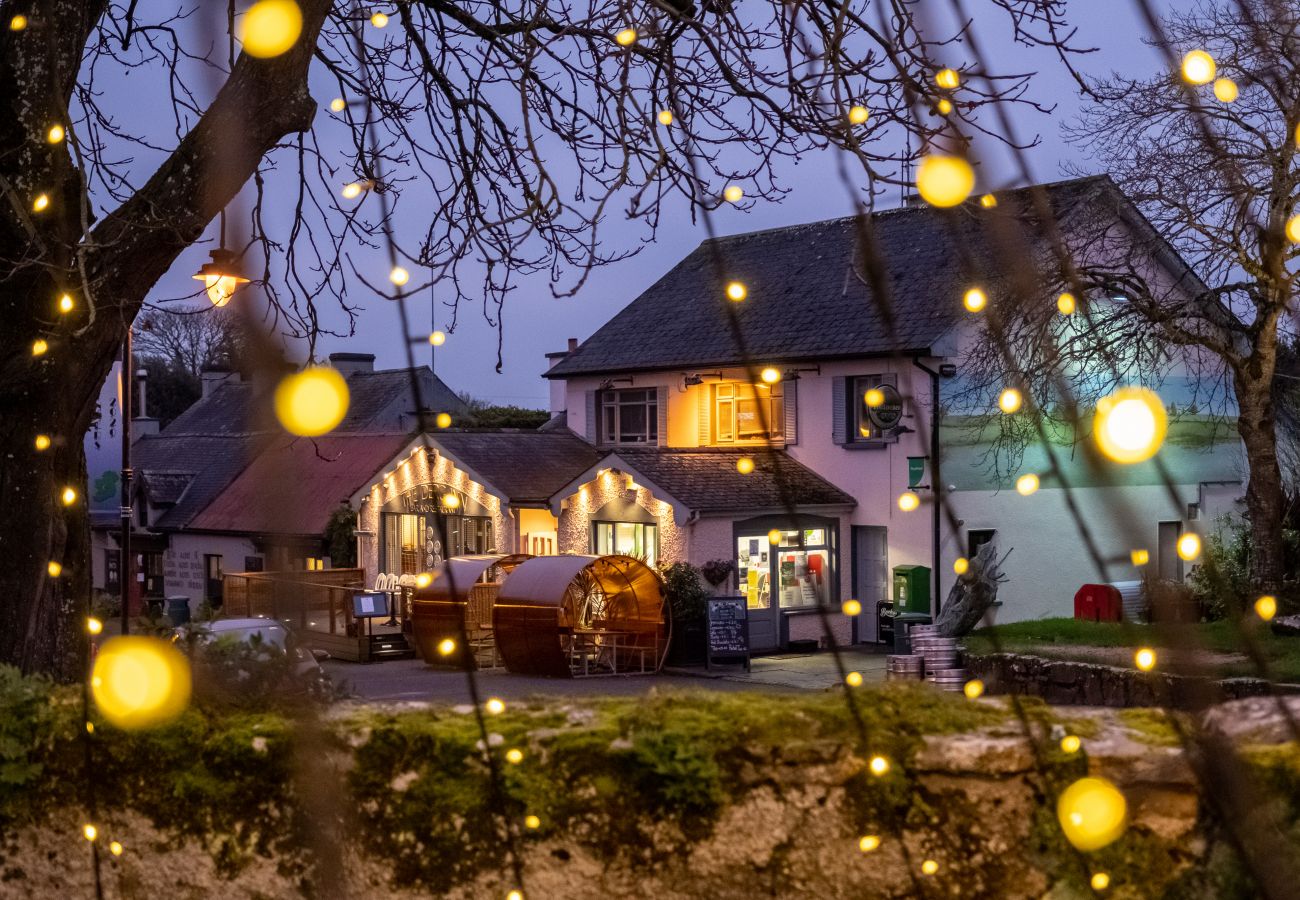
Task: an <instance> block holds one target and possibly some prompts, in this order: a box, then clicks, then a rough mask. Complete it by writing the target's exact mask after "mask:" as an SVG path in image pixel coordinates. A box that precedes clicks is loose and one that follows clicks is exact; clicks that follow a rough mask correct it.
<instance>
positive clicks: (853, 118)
mask: <svg viewBox="0 0 1300 900" xmlns="http://www.w3.org/2000/svg"><path fill="white" fill-rule="evenodd" d="M870 118H871V112H870V110H868V109H867V108H866V107H865V106H850V107H849V124H850V125H861V124H863V123H864V122H866V121H867V119H870Z"/></svg>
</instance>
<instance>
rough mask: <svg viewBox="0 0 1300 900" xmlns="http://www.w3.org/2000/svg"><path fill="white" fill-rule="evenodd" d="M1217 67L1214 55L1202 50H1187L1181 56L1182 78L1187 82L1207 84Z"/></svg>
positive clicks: (1212, 78)
mask: <svg viewBox="0 0 1300 900" xmlns="http://www.w3.org/2000/svg"><path fill="white" fill-rule="evenodd" d="M1217 68H1218V67H1217V66H1215V64H1214V57H1213V56H1211V55H1210V54H1208V53H1206V52H1205V51H1204V50H1189V51H1188V52H1187V54H1186V55H1184V56H1183V78H1184V79H1185V80H1186V81H1187V82H1188V83H1189V84H1209V83H1210V82H1211V81H1213V80H1214V73H1215V72H1216V71H1217Z"/></svg>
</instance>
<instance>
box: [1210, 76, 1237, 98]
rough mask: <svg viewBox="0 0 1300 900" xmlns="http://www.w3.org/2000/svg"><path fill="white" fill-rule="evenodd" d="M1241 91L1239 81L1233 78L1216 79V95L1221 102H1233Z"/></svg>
mask: <svg viewBox="0 0 1300 900" xmlns="http://www.w3.org/2000/svg"><path fill="white" fill-rule="evenodd" d="M1239 93H1241V92H1240V91H1239V90H1238V88H1237V82H1235V81H1233V80H1232V79H1231V78H1216V79H1215V81H1214V97H1215V99H1216V100H1218V101H1219V102H1220V103H1231V102H1232V101H1234V100H1236V99H1237V95H1238V94H1239Z"/></svg>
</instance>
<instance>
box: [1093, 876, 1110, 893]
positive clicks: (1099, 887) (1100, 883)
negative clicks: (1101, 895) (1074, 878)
mask: <svg viewBox="0 0 1300 900" xmlns="http://www.w3.org/2000/svg"><path fill="white" fill-rule="evenodd" d="M1088 883H1089V884H1090V885H1092V889H1093V890H1094V891H1104V890H1106V888H1108V887H1110V876H1109V875H1107V874H1106V873H1105V872H1096V873H1094V874H1093V876H1092V878H1091V879H1089V880H1088Z"/></svg>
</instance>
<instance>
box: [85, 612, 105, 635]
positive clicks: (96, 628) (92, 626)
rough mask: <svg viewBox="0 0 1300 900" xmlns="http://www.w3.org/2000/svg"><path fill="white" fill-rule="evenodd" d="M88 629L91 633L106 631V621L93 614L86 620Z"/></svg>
mask: <svg viewBox="0 0 1300 900" xmlns="http://www.w3.org/2000/svg"><path fill="white" fill-rule="evenodd" d="M86 631H88V632H90V633H91V634H101V633H102V632H103V631H104V623H103V622H101V621H99V619H96V618H95V617H94V616H91V617H90V618H88V619H87V620H86Z"/></svg>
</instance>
